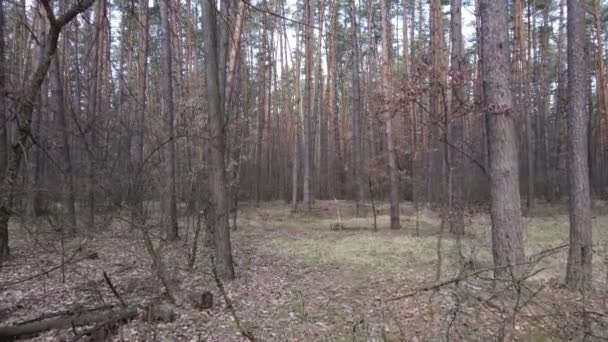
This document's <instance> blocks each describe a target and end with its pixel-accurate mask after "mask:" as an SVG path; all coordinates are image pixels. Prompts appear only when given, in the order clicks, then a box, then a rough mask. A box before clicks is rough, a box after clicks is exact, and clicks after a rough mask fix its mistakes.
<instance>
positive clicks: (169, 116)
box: [160, 1, 179, 240]
mask: <svg viewBox="0 0 608 342" xmlns="http://www.w3.org/2000/svg"><path fill="white" fill-rule="evenodd" d="M160 13H161V52H162V55H161V60H162V68H163V76H162V77H161V79H162V85H161V86H162V89H163V99H162V103H163V117H164V119H165V127H166V129H167V131H168V132H167V133H168V134H167V136H168V137H167V139H168V144H166V146H165V147H164V154H165V155H164V159H165V163H166V165H165V167H166V173H165V177H166V178H165V181H166V184H165V186H166V188H165V191H164V193H165V196H167V195H168V197H169V198H167V199H166V201H167V202H166V203H165V207H164V209H165V210H166V212H165V213H164V214H165V215H168V217H167V216H165V220H166V221H165V222H164V228H165V233H166V235H167V239H168V240H177V239H178V238H179V235H178V226H177V193H176V192H177V189H176V172H175V168H176V162H175V152H176V150H175V106H174V102H173V100H174V99H173V95H174V94H173V57H172V56H173V48H172V45H171V44H172V39H171V31H172V30H171V26H172V25H171V19H170V17H171V8H170V2H169V1H160Z"/></svg>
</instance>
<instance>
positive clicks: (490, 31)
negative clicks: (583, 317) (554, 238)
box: [479, 0, 524, 273]
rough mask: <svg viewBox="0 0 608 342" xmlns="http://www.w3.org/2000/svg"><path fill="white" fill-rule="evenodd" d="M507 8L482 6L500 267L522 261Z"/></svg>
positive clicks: (484, 1) (483, 2) (485, 2)
mask: <svg viewBox="0 0 608 342" xmlns="http://www.w3.org/2000/svg"><path fill="white" fill-rule="evenodd" d="M507 2H508V1H506V0H505V1H495V0H480V3H479V8H480V14H481V31H482V35H481V67H482V70H481V73H482V80H483V100H484V103H483V105H484V110H485V115H486V125H487V130H488V145H489V154H490V187H491V189H490V192H491V202H490V203H491V207H492V209H491V217H492V252H493V256H494V264H495V266H497V267H502V266H512V265H515V264H520V263H522V262H523V261H524V245H523V237H522V228H523V220H522V217H521V199H520V196H519V167H518V154H517V144H516V141H517V138H516V133H515V113H514V110H513V99H512V95H511V88H510V82H509V75H510V64H509V43H508V26H507ZM497 273H498V272H497Z"/></svg>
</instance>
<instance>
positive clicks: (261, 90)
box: [255, 1, 268, 202]
mask: <svg viewBox="0 0 608 342" xmlns="http://www.w3.org/2000/svg"><path fill="white" fill-rule="evenodd" d="M264 8H265V10H267V9H268V3H267V2H266V1H264ZM263 16H264V20H263V25H262V47H261V48H260V62H259V63H260V64H259V70H258V77H259V87H258V109H257V113H258V134H257V144H256V149H255V153H256V179H257V180H258V181H257V182H255V188H256V191H255V192H256V201H257V202H259V201H260V200H261V199H262V192H263V191H264V190H265V189H262V186H263V185H264V184H266V182H261V181H259V180H261V179H265V177H264V176H263V175H262V170H263V162H264V158H263V154H264V152H263V151H264V144H263V143H264V128H265V125H266V59H267V57H266V44H267V41H268V37H267V33H266V32H267V25H268V22H267V19H266V13H264V14H263Z"/></svg>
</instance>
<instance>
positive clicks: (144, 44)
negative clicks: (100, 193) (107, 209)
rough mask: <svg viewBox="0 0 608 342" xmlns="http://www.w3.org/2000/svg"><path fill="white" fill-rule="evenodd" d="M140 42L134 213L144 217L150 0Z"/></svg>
mask: <svg viewBox="0 0 608 342" xmlns="http://www.w3.org/2000/svg"><path fill="white" fill-rule="evenodd" d="M138 16H139V20H138V23H139V42H138V43H139V44H138V51H139V55H138V59H137V71H138V74H137V100H138V103H137V126H136V127H137V128H136V130H135V131H136V132H137V133H136V140H135V172H134V174H133V175H132V177H133V179H132V183H133V191H132V193H133V205H134V209H133V211H134V213H135V215H136V216H137V217H138V219H143V214H144V213H143V197H144V181H143V179H142V177H141V174H142V172H143V167H144V165H143V163H144V135H145V131H146V109H147V100H148V97H147V96H146V92H147V82H148V26H149V24H148V23H149V16H150V15H149V10H148V0H139V12H138Z"/></svg>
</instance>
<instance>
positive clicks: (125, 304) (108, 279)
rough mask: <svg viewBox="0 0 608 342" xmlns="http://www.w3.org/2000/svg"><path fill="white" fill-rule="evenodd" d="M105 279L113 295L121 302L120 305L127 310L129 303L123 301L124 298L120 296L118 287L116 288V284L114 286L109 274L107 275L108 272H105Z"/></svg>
mask: <svg viewBox="0 0 608 342" xmlns="http://www.w3.org/2000/svg"><path fill="white" fill-rule="evenodd" d="M103 279H105V280H106V284H108V286H109V287H110V290H112V293H113V294H114V296H115V297H116V298H117V299H118V301H119V302H120V305H121V306H122V307H123V308H126V307H127V303H126V302H125V301H124V300H123V299H122V297H121V296H120V293H118V291H117V290H116V287H114V284H112V280H110V276H108V274H107V273H106V271H103Z"/></svg>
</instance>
